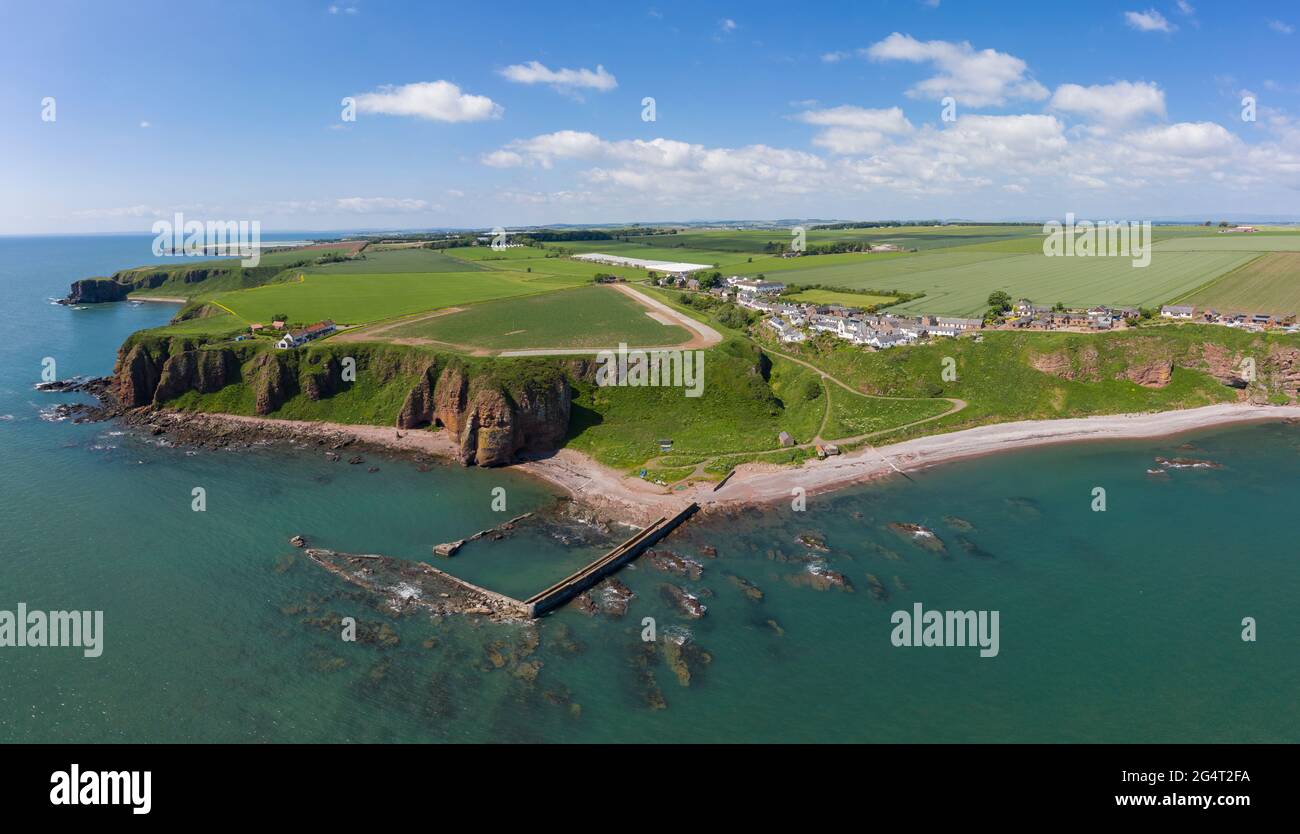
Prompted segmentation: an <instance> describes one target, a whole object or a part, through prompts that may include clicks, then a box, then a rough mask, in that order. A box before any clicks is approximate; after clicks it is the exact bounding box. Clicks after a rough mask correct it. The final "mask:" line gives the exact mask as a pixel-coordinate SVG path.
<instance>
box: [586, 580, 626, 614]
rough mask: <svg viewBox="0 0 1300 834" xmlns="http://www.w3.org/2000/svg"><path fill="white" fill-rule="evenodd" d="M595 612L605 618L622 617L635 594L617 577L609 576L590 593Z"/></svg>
mask: <svg viewBox="0 0 1300 834" xmlns="http://www.w3.org/2000/svg"><path fill="white" fill-rule="evenodd" d="M591 594H592V600H593V601H594V602H595V604H596V608H597V610H599V611H600V612H601V613H602V614H604V615H605V616H607V617H622V616H623V615H624V614H626V613H627V607H628V605H629V604H630V603H631V602H632V600H633V598H635V597H636V594H634V593H632V589H631V588H629V587H628V586H626V585H624V584H623V583H622V582H621V581H620V580H619V578H618V577H617V576H611V577H610V578H608V579H606V580H605V581H604V582H602V583H600V584H599V585H597V586H596V587H595V588H594V589H592V591H591Z"/></svg>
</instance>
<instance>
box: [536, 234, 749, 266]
mask: <svg viewBox="0 0 1300 834" xmlns="http://www.w3.org/2000/svg"><path fill="white" fill-rule="evenodd" d="M653 239H654V240H672V239H673V238H670V237H661V236H655V237H654V238H653ZM546 246H547V248H548V249H557V248H558V249H563V250H565V251H568V252H572V253H574V254H575V255H583V254H588V253H591V252H600V253H603V254H606V255H621V256H623V257H625V258H641V259H643V260H649V261H686V262H689V263H696V264H707V265H712V264H718V265H719V268H720V269H721V268H725V267H726V265H727V264H736V263H744V262H745V259H746V258H748V257H749V255H747V254H745V253H742V252H725V251H721V250H712V249H704V248H700V249H688V248H683V247H678V246H642V245H640V244H636V243H620V242H618V241H611V240H590V241H586V240H584V241H565V242H564V243H548V244H546Z"/></svg>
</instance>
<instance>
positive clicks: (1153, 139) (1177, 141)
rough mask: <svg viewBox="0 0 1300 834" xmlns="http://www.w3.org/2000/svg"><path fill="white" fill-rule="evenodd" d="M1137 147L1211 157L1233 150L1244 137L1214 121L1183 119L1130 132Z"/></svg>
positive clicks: (1175, 153)
mask: <svg viewBox="0 0 1300 834" xmlns="http://www.w3.org/2000/svg"><path fill="white" fill-rule="evenodd" d="M1126 141H1128V142H1131V143H1132V144H1133V145H1134V146H1135V147H1137V148H1139V149H1141V150H1146V151H1155V152H1159V153H1164V154H1171V155H1173V156H1192V157H1196V156H1207V155H1214V154H1220V153H1224V152H1226V151H1229V150H1231V149H1233V148H1234V147H1235V146H1236V145H1237V144H1238V143H1239V141H1240V140H1238V139H1237V137H1236V136H1234V135H1233V134H1232V133H1231V132H1230V131H1228V129H1227V128H1225V127H1223V126H1222V125H1219V124H1216V123H1214V122H1179V123H1178V124H1173V125H1167V126H1165V127H1153V128H1150V129H1148V130H1144V131H1140V132H1138V133H1133V134H1130V135H1129V136H1128V137H1126Z"/></svg>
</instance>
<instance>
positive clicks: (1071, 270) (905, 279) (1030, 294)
mask: <svg viewBox="0 0 1300 834" xmlns="http://www.w3.org/2000/svg"><path fill="white" fill-rule="evenodd" d="M973 254H975V253H967V254H966V255H964V256H958V257H970V256H971V255H973ZM932 257H938V256H937V255H929V256H926V259H928V258H932ZM1252 257H1254V255H1252V254H1250V253H1242V252H1173V253H1169V252H1160V253H1157V254H1155V255H1154V256H1153V257H1152V259H1151V263H1150V265H1148V266H1147V267H1145V268H1142V269H1138V268H1135V267H1133V265H1132V263H1131V262H1130V260H1129V259H1128V258H1077V257H1056V258H1049V257H1047V256H1045V255H1041V254H1040V255H1008V256H1006V257H1000V258H996V259H994V260H984V261H974V262H968V263H965V264H956V265H952V266H949V267H946V268H943V269H933V270H928V271H923V272H922V271H918V272H914V273H911V274H900V275H897V276H895V277H893V278H890V279H883V280H882V279H881V278H879V277H873V278H871V279H870V280H868V281H863V282H861V283H859V284H857V285H858V286H867V287H871V288H876V289H898V290H901V291H903V292H924V293H925V294H926V295H925V297H924V298H918V299H915V300H913V301H909V302H906V303H904V304H899V305H897V306H896V307H891V308H890V309H891V311H904V312H910V313H934V314H938V315H953V316H963V315H964V316H977V315H980V314H981V313H983V312H984V311H985V310H986V309H987V308H988V296H989V293H991V292H993V291H994V290H1005V291H1006V292H1008V293H1009V294H1010V295H1011V297H1012V298H1029V299H1031V300H1033V301H1035V302H1037V303H1039V304H1055V303H1057V302H1058V301H1059V302H1061V303H1064V304H1065V305H1066V306H1070V307H1088V306H1091V305H1094V304H1113V305H1126V306H1133V307H1154V306H1158V305H1160V304H1162V303H1164V302H1166V301H1168V300H1169V299H1171V298H1176V297H1177V296H1179V295H1182V294H1184V293H1187V292H1189V291H1191V290H1194V289H1196V288H1197V287H1200V286H1202V285H1204V284H1206V283H1208V282H1210V281H1212V280H1213V279H1215V278H1217V277H1218V276H1220V275H1223V274H1224V273H1226V272H1229V271H1231V270H1233V269H1236V268H1237V267H1239V266H1241V265H1242V264H1244V263H1246V262H1247V261H1249V260H1250V259H1251V258H1252ZM917 260H921V259H917ZM898 263H900V264H903V263H910V262H909V261H899V262H898ZM823 283H830V282H823Z"/></svg>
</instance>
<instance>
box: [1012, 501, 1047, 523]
mask: <svg viewBox="0 0 1300 834" xmlns="http://www.w3.org/2000/svg"><path fill="white" fill-rule="evenodd" d="M1002 503H1003V504H1005V505H1006V507H1007V509H1008V510H1009V511H1010V512H1011V514H1012V515H1013V516H1015V517H1016V518H1019V519H1021V520H1022V521H1037V520H1038V519H1040V518H1042V517H1043V509H1042V507H1041V506H1039V504H1038V502H1037V501H1035V500H1034V499H1032V498H1025V497H1023V496H1019V497H1015V498H1007V499H1004V500H1003V502H1002Z"/></svg>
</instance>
